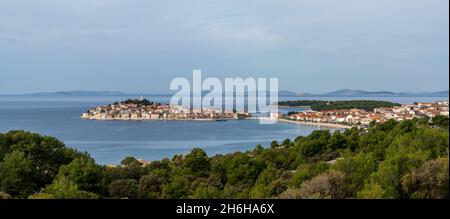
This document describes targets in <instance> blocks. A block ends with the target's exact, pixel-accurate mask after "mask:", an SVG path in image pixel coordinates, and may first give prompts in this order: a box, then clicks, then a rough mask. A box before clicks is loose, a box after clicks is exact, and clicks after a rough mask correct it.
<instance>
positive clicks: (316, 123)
mask: <svg viewBox="0 0 450 219" xmlns="http://www.w3.org/2000/svg"><path fill="white" fill-rule="evenodd" d="M81 119H85V120H99V121H200V122H218V120H219V121H221V120H252V119H261V118H260V117H249V118H242V119H234V118H229V119H122V118H83V117H81ZM267 119H270V118H267ZM276 121H277V122H286V123H292V124H300V125H307V126H317V127H329V128H342V129H349V128H352V126H349V125H344V124H336V123H324V122H303V121H295V120H289V119H283V118H278V119H276Z"/></svg>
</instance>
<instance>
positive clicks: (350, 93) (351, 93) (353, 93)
mask: <svg viewBox="0 0 450 219" xmlns="http://www.w3.org/2000/svg"><path fill="white" fill-rule="evenodd" d="M297 96H303V97H308V96H309V97H317V96H325V97H326V96H340V97H370V96H376V97H386V96H387V97H389V96H403V97H448V96H449V91H448V90H445V91H437V92H392V91H365V90H352V89H340V90H336V91H332V92H328V93H321V94H312V93H297Z"/></svg>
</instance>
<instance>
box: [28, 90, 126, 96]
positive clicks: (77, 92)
mask: <svg viewBox="0 0 450 219" xmlns="http://www.w3.org/2000/svg"><path fill="white" fill-rule="evenodd" d="M24 95H27V96H123V95H127V94H126V93H124V92H121V91H86V90H74V91H58V92H39V93H31V94H24Z"/></svg>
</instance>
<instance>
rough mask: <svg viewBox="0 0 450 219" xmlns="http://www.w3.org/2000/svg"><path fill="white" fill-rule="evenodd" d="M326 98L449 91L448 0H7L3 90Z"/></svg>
mask: <svg viewBox="0 0 450 219" xmlns="http://www.w3.org/2000/svg"><path fill="white" fill-rule="evenodd" d="M193 69H201V70H202V72H203V77H216V78H219V79H220V80H222V81H224V78H226V77H242V78H246V77H255V78H256V77H272V78H278V79H279V88H280V90H291V91H296V92H313V93H321V92H328V91H333V90H336V89H341V88H349V89H362V90H369V91H379V90H389V91H416V92H417V91H439V90H448V88H449V82H448V81H449V1H448V0H395V1H391V0H376V1H374V0H354V1H348V0H328V1H327V0H321V1H315V0H314V1H313V0H308V1H303V0H280V1H275V0H272V1H266V0H246V1H242V0H221V1H212V0H183V1H180V0H161V1H160V0H152V1H148V0H147V1H145V0H77V1H71V0H70V1H69V0H39V1H37V0H35V1H30V0H0V94H19V93H32V92H47V91H67V90H80V89H82V90H96V91H100V90H114V91H124V92H138V93H139V92H140V93H160V92H165V91H168V90H169V86H170V82H171V80H172V79H174V78H176V77H185V78H188V79H190V78H191V77H192V70H193Z"/></svg>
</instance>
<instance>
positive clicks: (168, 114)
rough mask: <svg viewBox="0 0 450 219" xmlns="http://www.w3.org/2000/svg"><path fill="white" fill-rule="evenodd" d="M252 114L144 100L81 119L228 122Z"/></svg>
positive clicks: (113, 106) (94, 110)
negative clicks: (192, 107)
mask: <svg viewBox="0 0 450 219" xmlns="http://www.w3.org/2000/svg"><path fill="white" fill-rule="evenodd" d="M250 116H251V114H250V113H245V112H234V111H230V112H228V111H222V110H221V109H210V108H202V109H191V108H190V107H183V106H170V105H169V104H162V103H157V102H152V101H149V100H147V99H144V98H142V97H141V98H140V99H128V100H125V101H122V102H120V103H119V102H115V103H113V104H109V105H105V106H97V107H94V108H92V109H89V110H88V111H87V112H85V113H83V115H82V116H81V118H83V119H93V120H206V121H226V120H232V119H243V118H247V117H250Z"/></svg>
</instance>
